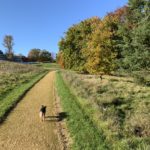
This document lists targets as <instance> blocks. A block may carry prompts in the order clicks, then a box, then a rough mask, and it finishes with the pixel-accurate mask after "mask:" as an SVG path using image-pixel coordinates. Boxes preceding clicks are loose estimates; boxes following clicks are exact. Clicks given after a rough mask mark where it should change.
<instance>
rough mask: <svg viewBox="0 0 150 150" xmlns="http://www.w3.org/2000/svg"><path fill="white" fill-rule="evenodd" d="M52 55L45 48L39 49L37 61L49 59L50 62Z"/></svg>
mask: <svg viewBox="0 0 150 150" xmlns="http://www.w3.org/2000/svg"><path fill="white" fill-rule="evenodd" d="M52 60H53V59H52V56H51V53H50V52H49V51H47V50H41V51H40V53H39V61H42V62H44V61H49V62H52Z"/></svg>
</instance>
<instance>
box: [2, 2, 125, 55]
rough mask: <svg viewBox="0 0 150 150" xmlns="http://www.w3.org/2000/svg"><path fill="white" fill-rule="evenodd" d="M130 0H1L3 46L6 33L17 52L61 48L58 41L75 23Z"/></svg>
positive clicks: (111, 9) (55, 50) (113, 8)
mask: <svg viewBox="0 0 150 150" xmlns="http://www.w3.org/2000/svg"><path fill="white" fill-rule="evenodd" d="M125 4H127V0H0V49H1V50H3V52H5V48H4V47H3V45H2V43H3V39H4V36H5V35H12V36H13V38H14V43H15V45H14V48H13V49H14V52H15V53H16V54H19V53H21V54H23V55H27V54H28V52H29V50H30V49H32V48H40V49H47V50H49V51H50V52H54V53H57V52H58V41H59V40H60V38H61V37H63V35H64V32H65V31H67V29H68V28H69V27H70V26H72V25H73V24H76V23H79V22H80V21H82V20H84V19H86V18H90V17H93V16H99V17H101V18H102V17H103V16H105V15H106V14H107V13H108V12H111V11H113V10H115V9H117V8H119V7H121V6H123V5H125Z"/></svg>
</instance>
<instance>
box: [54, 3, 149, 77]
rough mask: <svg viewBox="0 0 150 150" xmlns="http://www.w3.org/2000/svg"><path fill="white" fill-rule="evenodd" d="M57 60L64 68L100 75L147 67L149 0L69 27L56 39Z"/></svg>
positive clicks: (131, 4) (130, 4) (146, 68)
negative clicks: (101, 17)
mask: <svg viewBox="0 0 150 150" xmlns="http://www.w3.org/2000/svg"><path fill="white" fill-rule="evenodd" d="M58 45H59V52H58V54H57V62H58V63H59V64H60V65H61V66H62V67H63V68H66V69H73V70H77V71H80V72H86V73H92V74H99V73H101V72H104V73H106V74H107V73H108V74H109V73H110V72H111V71H115V70H117V69H120V68H122V69H128V70H141V69H145V70H148V69H150V1H148V0H129V1H128V5H127V6H124V7H122V8H119V9H117V10H116V11H114V12H111V13H108V14H107V15H106V16H105V17H104V18H103V19H100V18H98V17H92V18H90V19H86V20H84V21H81V22H80V23H78V24H75V25H73V26H72V27H70V28H69V29H68V30H67V32H66V33H65V36H64V37H63V38H62V39H61V40H60V42H59V44H58Z"/></svg>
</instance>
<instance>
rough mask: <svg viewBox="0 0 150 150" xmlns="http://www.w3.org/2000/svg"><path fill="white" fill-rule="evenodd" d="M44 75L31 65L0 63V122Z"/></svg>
mask: <svg viewBox="0 0 150 150" xmlns="http://www.w3.org/2000/svg"><path fill="white" fill-rule="evenodd" d="M46 73H47V71H46V70H44V69H42V68H38V67H35V66H32V65H23V64H18V63H13V62H0V121H2V120H3V119H4V117H5V116H6V115H7V114H8V112H9V111H10V110H11V108H13V107H14V106H15V104H16V103H17V102H18V101H19V100H20V98H21V96H22V95H24V94H25V93H26V91H27V90H28V89H30V88H31V87H32V86H33V85H34V84H35V83H36V82H37V81H38V80H40V79H41V78H42V77H43V76H44V75H45V74H46Z"/></svg>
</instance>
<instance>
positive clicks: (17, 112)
mask: <svg viewBox="0 0 150 150" xmlns="http://www.w3.org/2000/svg"><path fill="white" fill-rule="evenodd" d="M54 75H55V72H50V73H49V74H47V75H46V76H45V77H44V78H43V79H42V80H40V81H39V82H38V83H37V84H36V85H35V86H34V87H33V88H32V89H31V90H30V91H29V92H28V93H27V94H26V95H25V97H24V98H23V99H22V100H21V101H20V103H18V105H17V107H16V108H15V109H14V110H13V111H12V112H11V113H10V114H9V116H8V117H7V119H6V121H4V122H3V123H2V124H1V125H0V150H60V149H61V148H60V146H59V145H60V144H59V142H58V136H57V130H56V123H57V122H56V119H55V118H53V117H50V116H56V115H55V113H54V96H53V88H54V83H53V82H54ZM41 104H44V105H46V106H47V114H46V116H47V119H46V121H45V122H41V121H40V120H39V109H40V106H41ZM48 116H49V117H48Z"/></svg>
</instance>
